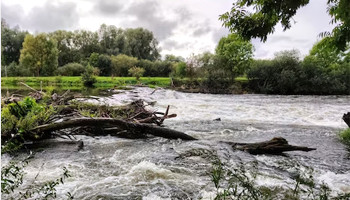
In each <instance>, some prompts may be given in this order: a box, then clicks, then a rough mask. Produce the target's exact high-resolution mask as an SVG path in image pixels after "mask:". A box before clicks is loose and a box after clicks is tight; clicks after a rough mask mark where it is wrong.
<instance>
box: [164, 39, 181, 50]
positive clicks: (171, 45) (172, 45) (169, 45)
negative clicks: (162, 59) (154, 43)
mask: <svg viewBox="0 0 350 200" xmlns="http://www.w3.org/2000/svg"><path fill="white" fill-rule="evenodd" d="M183 47H184V44H182V43H180V42H177V41H175V40H166V41H164V42H163V44H162V48H163V49H165V50H169V51H171V50H173V49H180V48H183Z"/></svg>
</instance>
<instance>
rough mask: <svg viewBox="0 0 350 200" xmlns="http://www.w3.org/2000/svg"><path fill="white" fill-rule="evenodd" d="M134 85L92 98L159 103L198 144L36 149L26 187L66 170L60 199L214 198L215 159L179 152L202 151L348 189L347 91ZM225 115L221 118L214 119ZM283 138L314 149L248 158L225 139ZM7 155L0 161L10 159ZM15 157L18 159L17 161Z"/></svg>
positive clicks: (288, 183)
mask: <svg viewBox="0 0 350 200" xmlns="http://www.w3.org/2000/svg"><path fill="white" fill-rule="evenodd" d="M152 91H153V89H150V88H135V89H134V90H132V91H126V92H123V93H120V94H115V95H112V96H109V97H101V98H99V99H98V100H91V101H92V102H96V103H106V104H110V105H120V104H124V103H126V102H130V101H132V100H135V99H139V98H142V99H144V100H145V101H146V102H156V103H155V105H154V106H152V107H149V109H155V110H158V111H164V110H165V109H166V107H167V105H170V113H176V114H177V117H176V118H173V119H168V120H166V121H165V126H167V127H169V128H172V129H176V130H179V131H183V132H185V133H187V134H189V135H191V136H193V137H196V138H198V139H199V140H198V141H190V142H185V141H181V140H168V139H163V138H153V139H139V140H128V139H120V138H114V137H109V136H107V137H96V138H91V137H86V136H82V137H79V139H81V140H83V141H84V144H85V146H84V148H83V149H82V150H80V151H76V149H75V147H74V146H73V145H58V146H52V147H48V148H46V149H44V150H43V151H42V152H38V153H36V154H35V157H34V159H32V160H31V161H30V163H29V165H28V166H27V167H26V168H25V172H26V175H25V178H26V182H25V183H24V184H28V183H31V182H33V180H34V178H35V176H36V175H37V174H38V172H40V173H39V176H38V177H37V181H39V182H41V181H47V180H53V179H56V178H57V177H58V176H59V174H61V173H62V168H63V167H67V168H68V170H69V171H70V172H71V174H72V177H70V178H68V179H67V180H66V182H65V184H64V185H59V186H58V187H57V192H58V197H59V198H65V196H64V195H65V194H66V193H67V192H70V193H71V194H72V195H74V197H75V199H86V200H90V199H199V198H202V199H213V197H215V194H216V190H215V187H214V184H213V183H212V182H211V177H210V170H211V166H212V164H211V161H210V159H206V158H205V157H203V156H202V157H201V156H189V157H181V156H180V155H183V154H184V153H186V152H188V151H191V150H194V149H197V150H200V151H210V152H214V153H215V154H217V155H218V156H219V158H220V160H221V161H222V162H225V163H229V164H231V165H232V166H234V165H237V164H238V163H240V162H243V163H246V162H250V161H257V162H258V168H259V171H260V173H259V175H258V177H257V184H260V185H265V186H282V187H293V186H294V185H295V181H294V180H293V179H292V178H291V177H292V175H293V173H295V171H298V170H306V169H307V168H306V167H304V166H311V167H313V168H314V171H313V176H314V177H315V180H316V182H318V183H321V182H322V181H323V182H325V183H327V184H328V185H329V186H330V188H331V189H332V190H333V191H334V193H337V192H343V193H344V192H350V153H349V150H347V149H346V146H344V145H343V144H342V143H340V141H339V140H338V139H337V133H338V132H339V130H341V129H343V128H346V125H345V123H344V122H342V119H341V118H342V115H343V113H345V112H348V111H350V96H276V95H251V94H249V95H211V94H187V93H181V92H176V91H172V90H164V89H160V90H157V91H155V92H154V93H153V94H151V93H152ZM217 118H220V119H221V121H214V119H217ZM276 136H281V137H284V138H286V139H287V140H288V141H289V143H291V144H295V145H300V146H308V147H315V148H317V150H316V151H311V152H290V153H287V154H286V156H269V155H250V154H248V153H245V152H241V151H233V150H232V148H231V147H229V146H228V145H226V144H224V143H221V142H220V141H233V142H258V141H264V140H269V139H271V138H273V137H276ZM11 159H12V158H10V157H9V156H7V155H4V156H2V163H3V164H6V163H8V162H9V160H11ZM16 159H18V158H16Z"/></svg>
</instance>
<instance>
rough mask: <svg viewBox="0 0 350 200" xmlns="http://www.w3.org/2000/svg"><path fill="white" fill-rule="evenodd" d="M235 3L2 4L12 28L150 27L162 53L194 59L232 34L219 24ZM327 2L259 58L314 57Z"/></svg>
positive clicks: (260, 46)
mask: <svg viewBox="0 0 350 200" xmlns="http://www.w3.org/2000/svg"><path fill="white" fill-rule="evenodd" d="M233 1H234V0H220V1H215V0H176V1H175V0H132V1H121V0H119V1H118V0H95V1H92V0H75V1H73V0H35V1H28V0H2V1H1V17H2V18H4V19H6V21H7V23H8V24H10V26H11V27H13V26H15V25H19V26H20V28H21V29H24V30H29V31H30V32H33V33H35V32H50V31H55V30H58V29H64V30H77V29H87V30H91V31H96V30H97V29H98V28H99V26H100V25H101V24H103V23H105V24H107V25H115V26H117V27H121V28H136V27H144V28H147V29H149V30H151V31H152V32H153V33H154V35H155V36H156V38H157V39H158V41H159V44H160V47H161V54H162V55H165V54H175V55H178V56H183V57H185V58H186V57H188V56H189V55H190V54H192V53H194V54H199V53H202V52H204V51H211V52H214V50H215V47H216V44H217V43H218V41H219V40H220V38H221V37H223V36H226V35H227V34H228V30H226V29H225V28H222V26H221V25H222V23H221V22H220V21H219V20H218V17H219V15H220V14H223V13H225V12H227V11H229V10H230V8H231V5H232V2H233ZM326 2H327V0H311V1H310V4H309V5H307V6H306V7H304V8H302V9H300V10H299V12H298V14H297V15H296V16H295V17H294V20H295V22H296V23H295V24H293V26H292V28H291V29H289V30H287V31H285V32H283V31H282V28H281V26H278V27H276V31H275V33H274V34H273V35H270V36H269V37H268V40H267V42H266V43H261V42H260V41H259V40H253V41H252V42H253V44H254V46H255V57H256V58H272V57H273V55H274V53H275V52H278V51H281V50H290V49H298V50H300V52H301V54H302V55H306V54H308V52H309V50H310V48H311V47H312V45H313V44H314V43H315V42H316V41H317V40H319V39H320V38H319V37H318V34H319V33H320V32H323V31H330V30H331V29H332V26H331V25H330V24H329V22H330V19H331V18H330V17H329V16H328V14H327V13H326V7H327V5H326Z"/></svg>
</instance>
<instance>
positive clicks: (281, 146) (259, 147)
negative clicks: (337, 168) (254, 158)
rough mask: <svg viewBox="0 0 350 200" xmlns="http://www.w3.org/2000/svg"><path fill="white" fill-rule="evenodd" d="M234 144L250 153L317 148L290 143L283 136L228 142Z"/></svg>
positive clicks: (279, 152) (234, 147) (233, 146)
mask: <svg viewBox="0 0 350 200" xmlns="http://www.w3.org/2000/svg"><path fill="white" fill-rule="evenodd" d="M226 143H228V144H230V145H231V146H232V148H233V149H236V150H241V151H246V152H248V153H250V154H254V155H258V154H275V155H277V154H282V153H283V152H286V151H307V152H308V151H312V150H316V149H315V148H309V147H303V146H293V145H290V144H288V141H287V140H286V139H284V138H282V137H275V138H273V139H272V140H269V141H265V142H257V143H231V142H226Z"/></svg>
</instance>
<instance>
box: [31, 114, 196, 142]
mask: <svg viewBox="0 0 350 200" xmlns="http://www.w3.org/2000/svg"><path fill="white" fill-rule="evenodd" d="M81 126H85V127H118V128H119V129H121V130H127V131H128V132H131V133H135V134H144V135H146V134H150V135H154V136H157V137H163V138H169V139H183V140H196V138H194V137H192V136H189V135H187V134H185V133H182V132H180V131H176V130H171V129H167V128H163V127H158V126H153V125H149V124H139V123H131V122H126V121H124V120H119V119H112V118H76V119H71V120H68V121H63V122H58V123H52V124H45V125H41V126H38V127H36V128H34V129H32V130H31V131H33V132H38V133H50V132H52V131H57V130H61V129H66V128H74V127H81Z"/></svg>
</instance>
